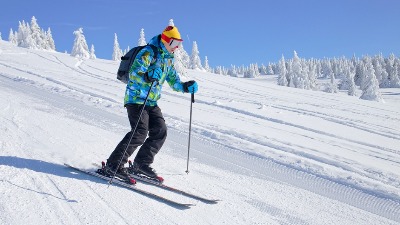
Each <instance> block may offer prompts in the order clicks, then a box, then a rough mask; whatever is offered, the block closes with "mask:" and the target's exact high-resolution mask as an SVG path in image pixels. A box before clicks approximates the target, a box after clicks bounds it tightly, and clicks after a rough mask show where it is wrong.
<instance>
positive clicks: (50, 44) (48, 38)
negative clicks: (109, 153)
mask: <svg viewBox="0 0 400 225" xmlns="http://www.w3.org/2000/svg"><path fill="white" fill-rule="evenodd" d="M46 43H47V44H46V49H48V50H52V51H55V50H56V45H55V43H54V39H53V35H52V34H51V30H50V27H49V28H48V29H47V32H46Z"/></svg>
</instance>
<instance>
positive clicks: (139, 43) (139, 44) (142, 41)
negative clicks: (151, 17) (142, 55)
mask: <svg viewBox="0 0 400 225" xmlns="http://www.w3.org/2000/svg"><path fill="white" fill-rule="evenodd" d="M146 44H147V42H146V38H145V37H144V29H143V28H142V29H141V30H140V38H139V40H138V46H145V45H146Z"/></svg>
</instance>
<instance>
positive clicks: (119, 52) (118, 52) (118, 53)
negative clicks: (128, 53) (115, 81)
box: [112, 33, 123, 61]
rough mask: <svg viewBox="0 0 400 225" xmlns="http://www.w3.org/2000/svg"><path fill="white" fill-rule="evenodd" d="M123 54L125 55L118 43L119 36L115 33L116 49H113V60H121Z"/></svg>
mask: <svg viewBox="0 0 400 225" xmlns="http://www.w3.org/2000/svg"><path fill="white" fill-rule="evenodd" d="M122 56H123V55H122V50H121V48H120V47H119V43H118V36H117V34H116V33H114V50H113V54H112V60H114V61H121V57H122Z"/></svg>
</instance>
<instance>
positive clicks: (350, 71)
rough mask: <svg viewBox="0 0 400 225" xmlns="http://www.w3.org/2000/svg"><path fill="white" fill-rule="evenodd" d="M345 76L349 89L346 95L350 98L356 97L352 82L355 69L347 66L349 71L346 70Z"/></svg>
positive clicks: (354, 85)
mask: <svg viewBox="0 0 400 225" xmlns="http://www.w3.org/2000/svg"><path fill="white" fill-rule="evenodd" d="M347 73H348V74H347V76H348V78H347V79H348V81H349V89H348V91H347V94H348V95H350V96H356V95H357V94H356V84H355V82H354V76H355V75H356V69H355V67H354V66H353V65H352V64H351V65H349V70H347Z"/></svg>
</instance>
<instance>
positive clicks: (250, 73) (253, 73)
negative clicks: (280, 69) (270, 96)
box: [243, 64, 260, 78]
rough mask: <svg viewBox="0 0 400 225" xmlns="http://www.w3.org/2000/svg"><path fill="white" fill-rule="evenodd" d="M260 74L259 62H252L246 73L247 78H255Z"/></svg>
mask: <svg viewBox="0 0 400 225" xmlns="http://www.w3.org/2000/svg"><path fill="white" fill-rule="evenodd" d="M259 75H260V71H258V65H257V64H250V66H249V68H248V69H247V71H246V72H245V73H244V76H243V77H245V78H255V77H258V76H259Z"/></svg>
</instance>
